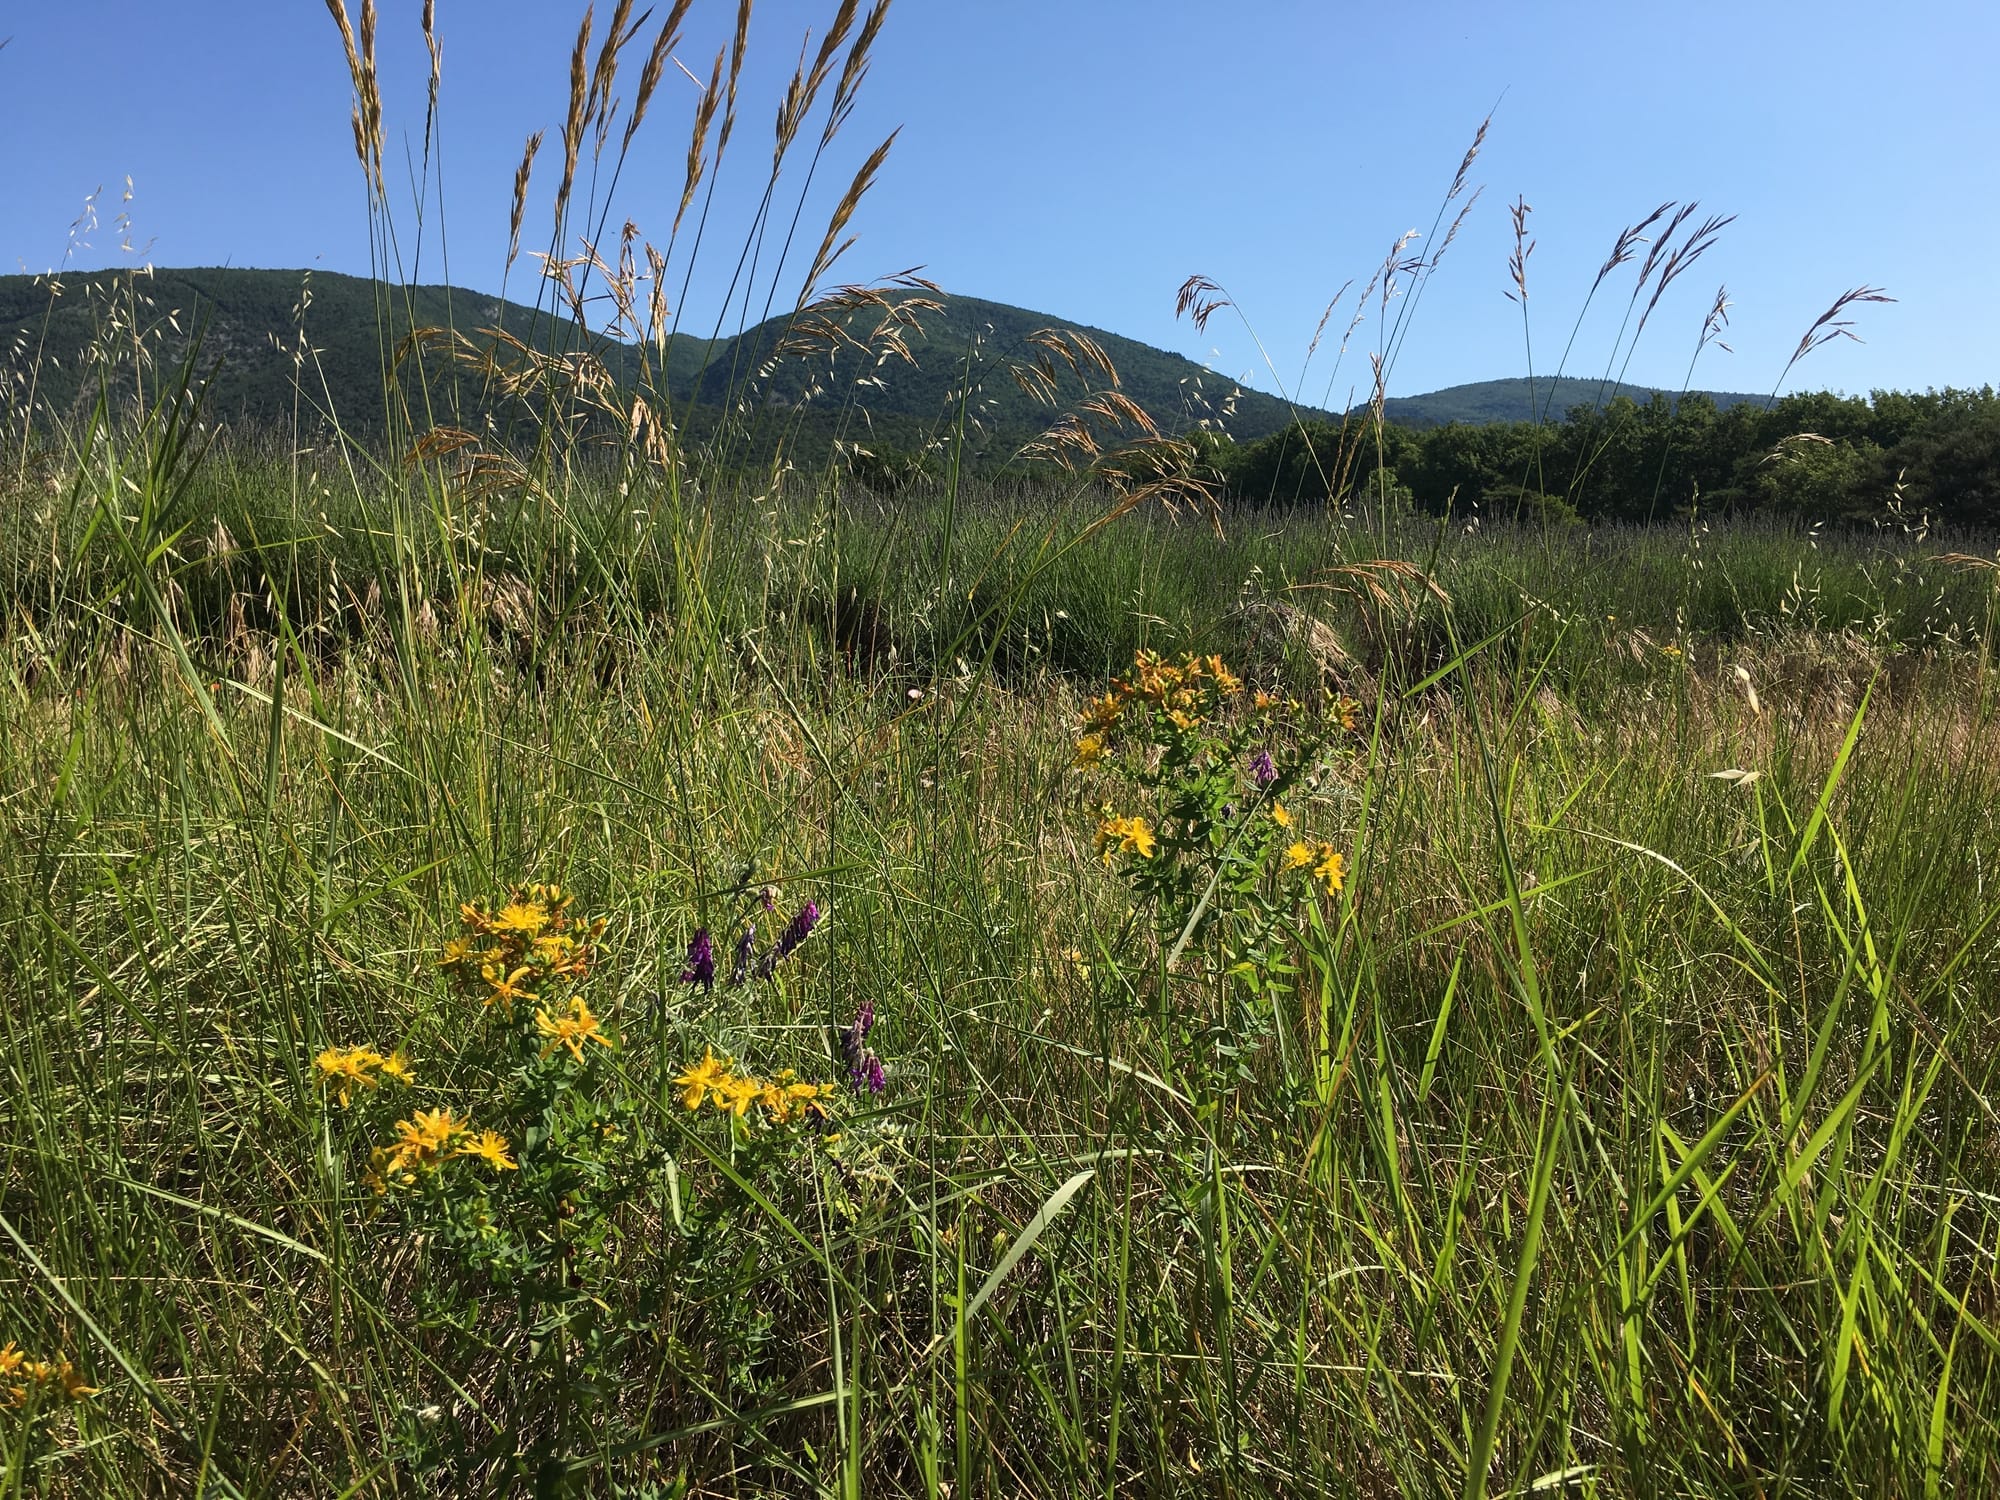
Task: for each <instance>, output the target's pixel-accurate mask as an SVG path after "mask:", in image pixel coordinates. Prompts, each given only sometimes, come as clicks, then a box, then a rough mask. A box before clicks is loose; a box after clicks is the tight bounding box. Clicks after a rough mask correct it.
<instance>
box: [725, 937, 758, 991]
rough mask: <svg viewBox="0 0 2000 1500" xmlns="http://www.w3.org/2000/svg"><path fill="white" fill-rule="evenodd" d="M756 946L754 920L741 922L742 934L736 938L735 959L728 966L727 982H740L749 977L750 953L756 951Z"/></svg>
mask: <svg viewBox="0 0 2000 1500" xmlns="http://www.w3.org/2000/svg"><path fill="white" fill-rule="evenodd" d="M756 948H757V924H756V923H755V922H745V923H744V924H743V936H741V937H740V938H738V939H737V940H736V958H735V961H734V962H732V963H731V964H730V966H729V982H730V983H731V984H732V985H737V984H741V983H743V982H744V981H745V980H746V979H748V978H749V977H750V955H751V954H752V953H753V952H755V951H756Z"/></svg>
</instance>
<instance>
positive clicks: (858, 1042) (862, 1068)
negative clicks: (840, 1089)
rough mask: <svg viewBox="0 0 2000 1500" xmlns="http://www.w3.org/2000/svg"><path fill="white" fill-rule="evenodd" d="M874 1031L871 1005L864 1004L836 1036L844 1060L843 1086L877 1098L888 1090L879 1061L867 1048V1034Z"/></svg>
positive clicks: (869, 1001) (869, 1003) (866, 1001)
mask: <svg viewBox="0 0 2000 1500" xmlns="http://www.w3.org/2000/svg"><path fill="white" fill-rule="evenodd" d="M874 1029H875V1002H874V1001H873V1000H864V1001H862V1002H861V1009H859V1010H857V1011H856V1012H855V1013H854V1020H853V1021H852V1022H851V1023H850V1024H849V1025H848V1028H847V1030H845V1031H843V1032H842V1033H841V1034H840V1050H841V1054H842V1055H843V1056H844V1057H845V1058H846V1059H847V1082H848V1085H849V1087H851V1088H852V1089H853V1090H854V1092H855V1093H857V1094H859V1093H863V1092H866V1093H870V1094H879V1093H881V1092H882V1090H883V1089H884V1088H886V1087H887V1086H888V1080H887V1079H886V1077H885V1076H884V1072H883V1068H882V1059H881V1058H879V1057H877V1056H876V1055H875V1053H874V1051H873V1049H871V1048H870V1047H869V1046H868V1033H869V1032H871V1031H873V1030H874Z"/></svg>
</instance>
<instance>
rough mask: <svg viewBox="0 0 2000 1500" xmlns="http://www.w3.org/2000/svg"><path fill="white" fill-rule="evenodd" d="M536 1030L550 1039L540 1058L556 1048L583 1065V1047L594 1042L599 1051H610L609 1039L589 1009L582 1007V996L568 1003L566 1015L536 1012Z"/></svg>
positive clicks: (586, 1006) (544, 1011)
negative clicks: (606, 1048) (586, 1043)
mask: <svg viewBox="0 0 2000 1500" xmlns="http://www.w3.org/2000/svg"><path fill="white" fill-rule="evenodd" d="M535 1030H537V1031H539V1032H540V1033H541V1034H542V1035H543V1036H545V1037H547V1038H548V1039H549V1041H548V1045H547V1046H546V1047H544V1048H542V1056H544V1057H547V1056H549V1055H550V1054H552V1053H553V1052H554V1051H555V1050H556V1049H557V1048H558V1047H560V1048H562V1049H564V1050H565V1051H567V1052H568V1053H569V1055H570V1056H571V1057H574V1058H575V1059H576V1060H577V1061H578V1062H582V1061H583V1044H584V1043H585V1042H595V1043H597V1045H598V1046H600V1047H610V1046H611V1045H612V1041H611V1038H610V1037H608V1036H606V1035H605V1034H604V1033H603V1032H602V1031H601V1030H599V1029H598V1024H597V1017H596V1016H594V1015H592V1014H591V1013H590V1007H589V1006H588V1005H586V1004H584V1003H583V999H582V997H581V996H577V997H574V998H572V999H571V1000H570V1002H569V1014H567V1015H553V1016H552V1015H550V1014H549V1013H548V1012H547V1011H546V1010H539V1009H538V1010H537V1011H536V1012H535Z"/></svg>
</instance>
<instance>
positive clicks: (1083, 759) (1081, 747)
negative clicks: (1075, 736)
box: [1074, 734, 1104, 767]
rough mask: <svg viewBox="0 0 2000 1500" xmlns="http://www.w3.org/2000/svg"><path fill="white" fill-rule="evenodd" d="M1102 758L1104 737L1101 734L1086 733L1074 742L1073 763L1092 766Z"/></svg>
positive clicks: (1080, 765) (1079, 765)
mask: <svg viewBox="0 0 2000 1500" xmlns="http://www.w3.org/2000/svg"><path fill="white" fill-rule="evenodd" d="M1103 759H1104V738H1103V736H1102V735H1095V734H1086V735H1085V736H1084V737H1083V738H1082V739H1080V740H1078V741H1077V742H1076V760H1075V762H1074V764H1076V765H1077V766H1078V767H1083V766H1094V765H1096V764H1098V762H1100V761H1102V760H1103Z"/></svg>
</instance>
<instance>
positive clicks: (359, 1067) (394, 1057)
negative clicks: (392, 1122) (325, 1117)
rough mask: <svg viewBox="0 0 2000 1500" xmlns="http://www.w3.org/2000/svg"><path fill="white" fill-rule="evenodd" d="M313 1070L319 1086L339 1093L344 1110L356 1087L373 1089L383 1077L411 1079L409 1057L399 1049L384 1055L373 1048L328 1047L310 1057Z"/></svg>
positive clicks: (398, 1081)
mask: <svg viewBox="0 0 2000 1500" xmlns="http://www.w3.org/2000/svg"><path fill="white" fill-rule="evenodd" d="M313 1071H314V1072H316V1073H317V1074H318V1075H319V1081H320V1084H321V1086H322V1087H324V1088H329V1089H332V1090H333V1091H334V1092H335V1093H336V1094H337V1095H338V1096H339V1098H340V1105H341V1108H343V1109H345V1108H346V1107H347V1105H348V1104H349V1102H350V1101H352V1099H353V1098H354V1091H355V1090H356V1089H372V1088H375V1087H377V1086H378V1085H379V1084H380V1083H381V1082H382V1080H383V1079H384V1078H388V1079H393V1080H394V1081H395V1082H397V1083H403V1084H407V1083H410V1082H412V1081H413V1079H412V1077H411V1074H410V1063H409V1059H407V1058H406V1057H404V1056H403V1054H402V1052H401V1050H400V1049H399V1050H397V1051H395V1052H391V1053H390V1054H389V1055H388V1056H387V1057H384V1056H383V1055H382V1054H381V1053H379V1052H377V1051H376V1050H375V1049H374V1048H373V1047H328V1048H327V1049H326V1050H325V1051H324V1052H322V1053H320V1055H319V1056H318V1057H315V1058H314V1059H313Z"/></svg>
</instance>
